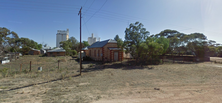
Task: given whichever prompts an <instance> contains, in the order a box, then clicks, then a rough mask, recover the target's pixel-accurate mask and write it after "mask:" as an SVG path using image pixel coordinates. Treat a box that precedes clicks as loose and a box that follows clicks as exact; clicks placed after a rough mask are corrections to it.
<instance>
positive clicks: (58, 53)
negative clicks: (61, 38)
mask: <svg viewBox="0 0 222 103" xmlns="http://www.w3.org/2000/svg"><path fill="white" fill-rule="evenodd" d="M65 55H66V50H64V49H62V48H56V49H53V50H49V51H48V52H47V56H65Z"/></svg>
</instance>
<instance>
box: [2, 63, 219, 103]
mask: <svg viewBox="0 0 222 103" xmlns="http://www.w3.org/2000/svg"><path fill="white" fill-rule="evenodd" d="M84 65H86V64H84ZM220 66H221V67H220ZM85 67H87V66H85ZM77 71H78V70H74V72H77ZM20 79H21V78H3V79H1V80H0V83H3V84H0V87H1V88H0V89H1V92H0V102H26V103H30V102H58V103H60V102H65V103H66V102H72V103H88V102H93V103H153V102H156V103H162V102H164V103H178V102H179V103H187V102H195V103H203V102H211V103H212V102H213V103H219V102H221V101H222V98H221V97H222V89H221V88H222V65H221V64H211V63H210V62H209V63H198V64H164V65H158V66H154V65H153V66H148V67H139V66H127V67H118V65H117V64H111V65H106V66H105V68H99V67H97V68H95V67H92V68H88V69H87V68H86V69H85V70H84V72H83V75H82V76H77V77H69V78H65V79H63V80H58V81H54V82H49V83H44V84H40V85H34V86H30V87H26V88H21V89H17V90H12V91H4V92H3V91H2V90H7V89H9V88H10V87H11V86H13V87H16V84H15V83H14V82H13V81H16V80H20ZM25 81H26V78H23V80H20V81H17V82H16V83H20V85H21V84H23V83H25ZM6 82H7V83H6ZM39 82H41V81H39ZM17 86H19V85H17ZM4 87H7V88H6V89H5V88H4ZM154 88H157V89H156V90H155V89H154ZM158 89H159V90H158Z"/></svg>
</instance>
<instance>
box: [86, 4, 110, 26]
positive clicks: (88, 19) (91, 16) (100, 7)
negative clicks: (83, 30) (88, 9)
mask: <svg viewBox="0 0 222 103" xmlns="http://www.w3.org/2000/svg"><path fill="white" fill-rule="evenodd" d="M106 2H107V0H106V1H105V2H104V3H103V5H102V6H101V7H100V8H99V10H98V11H96V12H95V13H94V14H93V15H92V16H91V17H90V18H89V19H88V20H87V21H86V22H85V23H84V24H86V23H87V22H88V21H89V20H90V19H91V18H92V17H93V16H94V15H95V14H96V13H97V12H99V11H100V10H101V9H102V7H103V6H104V5H105V4H106ZM84 24H83V25H84Z"/></svg>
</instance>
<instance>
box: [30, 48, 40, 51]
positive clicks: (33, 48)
mask: <svg viewBox="0 0 222 103" xmlns="http://www.w3.org/2000/svg"><path fill="white" fill-rule="evenodd" d="M31 50H33V51H40V50H38V49H34V48H31Z"/></svg>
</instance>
